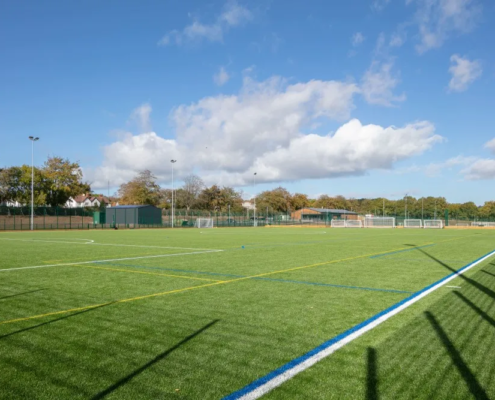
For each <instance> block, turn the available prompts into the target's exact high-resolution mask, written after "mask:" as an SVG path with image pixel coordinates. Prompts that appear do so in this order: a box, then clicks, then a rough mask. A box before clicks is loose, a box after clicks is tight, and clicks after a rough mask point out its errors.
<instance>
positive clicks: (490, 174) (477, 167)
mask: <svg viewBox="0 0 495 400" xmlns="http://www.w3.org/2000/svg"><path fill="white" fill-rule="evenodd" d="M461 173H462V174H464V177H465V178H466V179H467V180H472V181H473V180H482V179H495V160H494V159H490V158H485V159H479V160H477V161H475V162H474V163H473V164H472V165H470V166H469V167H468V168H466V169H464V170H462V171H461Z"/></svg>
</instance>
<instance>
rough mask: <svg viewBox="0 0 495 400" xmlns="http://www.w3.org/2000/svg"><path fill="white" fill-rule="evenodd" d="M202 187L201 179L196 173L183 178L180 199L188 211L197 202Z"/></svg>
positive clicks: (203, 185)
mask: <svg viewBox="0 0 495 400" xmlns="http://www.w3.org/2000/svg"><path fill="white" fill-rule="evenodd" d="M204 187H205V184H204V182H203V180H202V179H201V178H200V177H199V176H197V175H189V176H186V177H185V178H184V185H183V186H182V190H183V192H182V196H181V201H182V202H183V204H184V206H185V207H186V209H187V210H188V211H189V210H190V209H191V208H192V207H194V205H195V204H196V203H197V201H198V198H199V195H200V194H201V191H202V190H203V189H204Z"/></svg>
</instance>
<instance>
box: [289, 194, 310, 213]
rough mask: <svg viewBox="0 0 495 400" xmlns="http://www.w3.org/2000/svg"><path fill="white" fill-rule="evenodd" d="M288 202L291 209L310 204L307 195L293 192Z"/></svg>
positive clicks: (298, 208)
mask: <svg viewBox="0 0 495 400" xmlns="http://www.w3.org/2000/svg"><path fill="white" fill-rule="evenodd" d="M290 202H291V206H292V207H291V209H292V210H300V209H301V208H305V207H309V205H310V204H311V202H310V201H309V199H308V196H307V195H305V194H303V193H295V194H294V195H293V196H292V198H291V200H290Z"/></svg>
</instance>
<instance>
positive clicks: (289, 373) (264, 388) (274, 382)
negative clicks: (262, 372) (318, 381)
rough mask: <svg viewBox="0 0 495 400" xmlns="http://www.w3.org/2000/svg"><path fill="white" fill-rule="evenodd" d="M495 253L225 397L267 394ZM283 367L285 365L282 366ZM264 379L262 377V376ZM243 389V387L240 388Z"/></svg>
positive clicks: (249, 399)
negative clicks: (251, 386)
mask: <svg viewBox="0 0 495 400" xmlns="http://www.w3.org/2000/svg"><path fill="white" fill-rule="evenodd" d="M493 255H495V251H492V252H491V253H489V254H487V255H486V256H484V257H482V258H480V259H479V260H477V261H475V262H473V263H472V264H470V265H467V266H466V267H464V268H462V269H461V270H460V271H458V272H456V273H454V274H453V275H452V276H449V277H447V278H446V279H443V280H441V281H440V282H438V283H437V284H436V285H434V286H432V287H430V288H429V289H427V290H425V291H423V292H420V293H419V294H418V295H417V296H415V297H413V298H412V299H410V300H409V301H406V302H405V303H403V304H401V305H400V306H398V307H396V308H393V309H392V310H390V311H389V312H387V313H386V314H383V315H382V316H381V317H379V318H377V319H375V320H374V321H372V322H370V323H369V324H367V325H365V326H363V327H361V328H359V329H357V330H356V331H354V332H352V333H351V334H349V335H348V336H346V337H344V338H342V339H341V340H339V341H337V342H336V343H334V344H332V345H330V346H329V347H327V348H325V349H323V350H321V351H320V352H318V353H316V354H315V355H313V356H311V357H309V358H308V359H306V360H304V361H303V362H301V363H300V364H297V365H295V366H294V367H292V368H289V369H287V370H286V371H285V372H283V373H281V374H280V375H277V376H275V377H274V378H272V379H270V380H269V381H267V382H266V383H264V384H261V385H260V386H258V387H256V388H255V389H253V390H251V391H249V392H247V393H246V394H244V395H242V396H236V392H234V393H233V394H231V395H229V396H227V397H226V398H225V399H242V400H255V399H259V398H260V397H261V396H263V395H265V394H266V393H268V392H269V391H271V390H273V389H275V388H276V387H277V386H280V385H281V384H282V383H284V382H286V381H288V380H289V379H291V378H293V377H294V376H295V375H297V374H299V373H300V372H302V371H304V370H306V369H308V368H309V367H311V366H313V365H314V364H316V363H317V362H319V361H321V360H322V359H324V358H326V357H328V356H329V355H331V354H333V353H335V352H336V351H337V350H338V349H340V348H342V347H344V346H345V345H346V344H348V343H350V342H352V341H353V340H355V339H357V338H358V337H360V336H362V335H363V334H365V333H366V332H368V331H370V330H372V329H374V328H375V327H377V326H378V325H380V324H381V323H383V322H385V321H386V320H388V319H389V318H391V317H393V316H394V315H396V314H398V313H400V312H401V311H403V310H405V309H406V308H408V307H409V306H411V305H413V304H414V303H416V302H418V301H419V300H421V299H422V298H423V297H426V296H428V295H429V294H430V293H432V292H434V291H435V290H437V289H438V288H440V287H442V286H443V285H445V284H446V283H448V282H450V281H451V280H453V279H455V278H457V277H458V276H459V275H461V274H463V273H464V272H466V271H468V270H470V269H471V268H473V267H475V266H476V265H478V264H479V263H481V262H483V261H485V260H487V259H488V258H490V257H492V256H493ZM281 368H283V367H281ZM261 379H262V378H261ZM240 391H242V389H241V390H240Z"/></svg>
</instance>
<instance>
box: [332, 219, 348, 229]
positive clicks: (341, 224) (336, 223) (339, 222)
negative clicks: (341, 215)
mask: <svg viewBox="0 0 495 400" xmlns="http://www.w3.org/2000/svg"><path fill="white" fill-rule="evenodd" d="M330 226H331V227H332V228H345V220H343V219H332V222H331V223H330Z"/></svg>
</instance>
